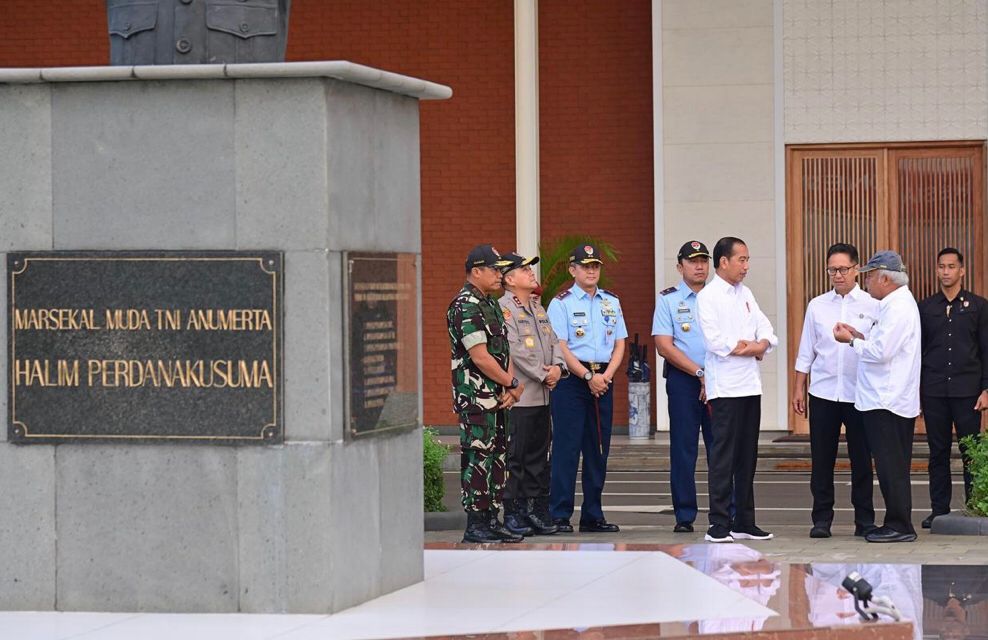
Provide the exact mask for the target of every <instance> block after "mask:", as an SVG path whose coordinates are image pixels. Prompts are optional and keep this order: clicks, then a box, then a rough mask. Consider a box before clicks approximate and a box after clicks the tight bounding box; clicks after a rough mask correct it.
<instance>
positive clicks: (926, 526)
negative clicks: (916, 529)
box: [920, 513, 945, 529]
mask: <svg viewBox="0 0 988 640" xmlns="http://www.w3.org/2000/svg"><path fill="white" fill-rule="evenodd" d="M942 515H945V514H943V513H931V514H930V515H928V516H926V519H925V520H923V522H922V523H921V524H920V526H921V527H923V528H924V529H929V528H930V527H932V526H933V519H934V518H939V517H940V516H942Z"/></svg>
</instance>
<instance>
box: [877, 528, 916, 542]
mask: <svg viewBox="0 0 988 640" xmlns="http://www.w3.org/2000/svg"><path fill="white" fill-rule="evenodd" d="M915 539H916V534H915V533H902V532H901V531H896V530H895V529H890V528H888V527H880V528H878V529H875V530H874V531H872V532H871V533H869V534H868V535H866V536H865V540H867V541H868V542H912V541H913V540H915Z"/></svg>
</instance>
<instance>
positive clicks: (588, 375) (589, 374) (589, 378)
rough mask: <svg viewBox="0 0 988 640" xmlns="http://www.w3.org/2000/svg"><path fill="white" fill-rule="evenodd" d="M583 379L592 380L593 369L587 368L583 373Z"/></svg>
mask: <svg viewBox="0 0 988 640" xmlns="http://www.w3.org/2000/svg"><path fill="white" fill-rule="evenodd" d="M583 379H584V380H586V381H587V382H590V381H591V380H593V371H590V370H589V369H587V372H586V373H584V374H583Z"/></svg>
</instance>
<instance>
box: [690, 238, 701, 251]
mask: <svg viewBox="0 0 988 640" xmlns="http://www.w3.org/2000/svg"><path fill="white" fill-rule="evenodd" d="M690 246H691V247H693V251H699V250H700V243H699V242H697V241H696V240H694V241H693V242H691V243H690Z"/></svg>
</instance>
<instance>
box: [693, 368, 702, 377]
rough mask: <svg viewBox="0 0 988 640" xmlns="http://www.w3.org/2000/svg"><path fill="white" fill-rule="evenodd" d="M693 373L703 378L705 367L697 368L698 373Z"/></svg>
mask: <svg viewBox="0 0 988 640" xmlns="http://www.w3.org/2000/svg"><path fill="white" fill-rule="evenodd" d="M693 375H695V376H696V377H697V378H702V377H703V369H697V370H696V373H694V374H693Z"/></svg>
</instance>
